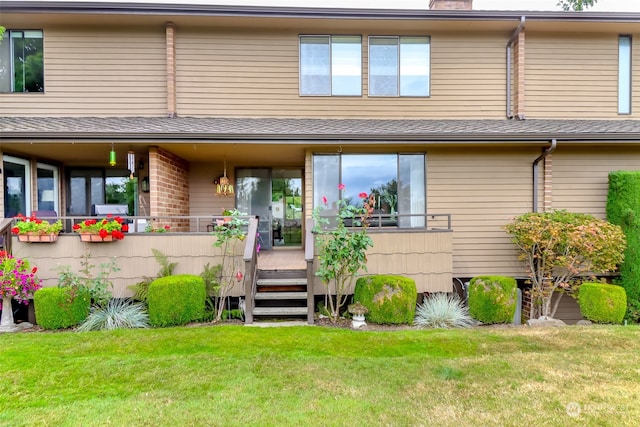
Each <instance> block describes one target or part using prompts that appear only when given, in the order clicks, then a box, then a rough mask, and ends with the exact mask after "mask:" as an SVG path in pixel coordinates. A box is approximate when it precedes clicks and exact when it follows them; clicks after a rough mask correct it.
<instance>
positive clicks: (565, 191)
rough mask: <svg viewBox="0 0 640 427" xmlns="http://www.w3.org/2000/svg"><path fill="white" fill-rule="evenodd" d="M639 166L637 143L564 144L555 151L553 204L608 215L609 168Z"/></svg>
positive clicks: (561, 207)
mask: <svg viewBox="0 0 640 427" xmlns="http://www.w3.org/2000/svg"><path fill="white" fill-rule="evenodd" d="M616 170H640V150H638V148H637V147H628V148H627V147H620V146H617V147H614V148H608V147H574V146H572V147H563V146H562V145H561V143H560V145H559V147H558V149H556V151H555V153H554V154H553V208H554V209H566V210H568V211H571V212H580V213H586V214H591V215H595V216H596V217H598V218H603V219H604V218H605V217H606V204H607V192H608V190H609V172H611V171H616Z"/></svg>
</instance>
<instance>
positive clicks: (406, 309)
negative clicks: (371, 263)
mask: <svg viewBox="0 0 640 427" xmlns="http://www.w3.org/2000/svg"><path fill="white" fill-rule="evenodd" d="M417 293H418V292H417V290H416V283H415V282H414V281H413V279H410V278H408V277H401V276H382V275H381V276H368V277H361V278H359V279H358V280H357V281H356V286H355V290H354V293H353V301H354V302H360V304H362V305H364V306H365V307H367V309H368V310H369V312H368V313H367V320H368V321H370V322H372V323H382V324H403V323H404V324H412V323H413V320H414V317H415V314H416V295H417Z"/></svg>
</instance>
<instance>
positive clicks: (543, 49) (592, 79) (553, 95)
mask: <svg viewBox="0 0 640 427" xmlns="http://www.w3.org/2000/svg"><path fill="white" fill-rule="evenodd" d="M634 41H635V39H634ZM636 45H637V43H636ZM526 49H527V50H526V113H527V117H528V118H545V119H557V118H567V119H569V118H573V119H575V118H578V119H580V118H584V119H592V118H600V119H614V118H629V116H619V115H618V34H604V35H603V34H571V33H569V34H566V33H556V34H536V33H527V45H526ZM634 50H635V51H636V52H637V46H635V47H634ZM634 53H635V52H634ZM632 59H633V61H634V73H635V75H634V83H635V85H636V87H635V88H634V89H636V90H634V93H636V94H637V93H638V92H637V90H638V89H640V88H639V87H638V86H637V84H638V83H637V79H638V77H640V75H639V73H640V71H639V69H640V67H638V66H637V63H638V56H637V55H633V58H632ZM637 98H638V97H637V96H635V99H636V100H637ZM634 111H638V110H637V108H636V109H634ZM634 115H635V114H634Z"/></svg>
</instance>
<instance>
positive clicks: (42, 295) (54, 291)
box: [33, 287, 91, 329]
mask: <svg viewBox="0 0 640 427" xmlns="http://www.w3.org/2000/svg"><path fill="white" fill-rule="evenodd" d="M33 302H34V304H35V306H34V308H35V312H36V322H37V323H38V325H40V326H42V327H43V328H44V329H62V328H69V327H71V326H75V325H77V324H79V323H81V322H82V321H84V320H85V319H86V318H87V316H88V315H89V307H90V306H91V297H90V295H89V292H88V291H87V290H86V289H74V288H72V287H62V288H42V289H39V290H38V291H36V293H35V294H34V296H33Z"/></svg>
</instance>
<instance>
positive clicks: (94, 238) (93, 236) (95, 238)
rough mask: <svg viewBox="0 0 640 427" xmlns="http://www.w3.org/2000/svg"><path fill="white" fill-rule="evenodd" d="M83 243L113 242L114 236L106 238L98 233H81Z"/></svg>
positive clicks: (106, 236)
mask: <svg viewBox="0 0 640 427" xmlns="http://www.w3.org/2000/svg"><path fill="white" fill-rule="evenodd" d="M80 241H81V242H113V241H114V238H113V235H111V234H107V235H105V236H104V237H102V236H100V234H97V233H80Z"/></svg>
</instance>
